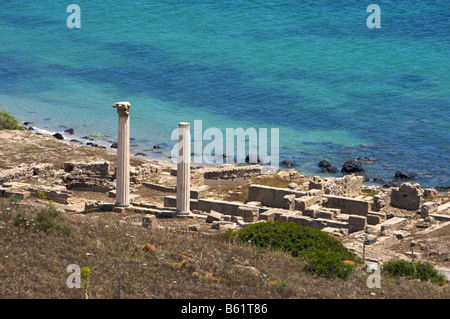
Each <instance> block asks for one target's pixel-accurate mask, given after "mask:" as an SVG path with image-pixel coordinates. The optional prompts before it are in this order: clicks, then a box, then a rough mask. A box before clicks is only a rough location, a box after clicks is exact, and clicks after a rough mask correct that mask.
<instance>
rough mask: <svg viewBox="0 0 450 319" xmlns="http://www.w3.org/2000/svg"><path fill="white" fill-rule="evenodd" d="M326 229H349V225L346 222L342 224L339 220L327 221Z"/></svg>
mask: <svg viewBox="0 0 450 319" xmlns="http://www.w3.org/2000/svg"><path fill="white" fill-rule="evenodd" d="M326 224H327V227H332V228H339V229H341V228H342V229H348V228H349V223H348V222H344V221H340V220H327V222H326Z"/></svg>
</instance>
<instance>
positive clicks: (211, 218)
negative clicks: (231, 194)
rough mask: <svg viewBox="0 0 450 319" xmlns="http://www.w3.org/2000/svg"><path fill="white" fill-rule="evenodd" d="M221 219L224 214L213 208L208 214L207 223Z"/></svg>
mask: <svg viewBox="0 0 450 319" xmlns="http://www.w3.org/2000/svg"><path fill="white" fill-rule="evenodd" d="M221 219H222V214H221V213H219V212H216V211H213V210H212V211H211V212H210V213H209V214H208V217H206V222H207V223H212V222H214V221H220V220H221Z"/></svg>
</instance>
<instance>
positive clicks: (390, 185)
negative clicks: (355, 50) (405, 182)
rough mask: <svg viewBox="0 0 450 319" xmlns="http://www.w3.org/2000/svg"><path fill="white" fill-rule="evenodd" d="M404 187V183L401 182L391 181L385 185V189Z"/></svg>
mask: <svg viewBox="0 0 450 319" xmlns="http://www.w3.org/2000/svg"><path fill="white" fill-rule="evenodd" d="M400 185H402V182H399V181H390V182H387V183H386V184H384V185H383V187H400Z"/></svg>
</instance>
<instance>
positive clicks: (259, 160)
mask: <svg viewBox="0 0 450 319" xmlns="http://www.w3.org/2000/svg"><path fill="white" fill-rule="evenodd" d="M254 157H256V162H255V159H254ZM245 162H246V163H250V164H256V163H258V164H259V163H261V157H259V156H258V155H256V156H253V155H252V161H251V162H250V155H247V157H246V158H245Z"/></svg>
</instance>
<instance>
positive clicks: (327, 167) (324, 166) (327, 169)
mask: <svg viewBox="0 0 450 319" xmlns="http://www.w3.org/2000/svg"><path fill="white" fill-rule="evenodd" d="M319 167H320V169H321V170H322V172H323V173H330V174H335V173H337V172H339V170H338V168H337V167H335V166H333V165H332V164H331V163H330V162H328V161H327V160H322V161H320V162H319Z"/></svg>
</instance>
